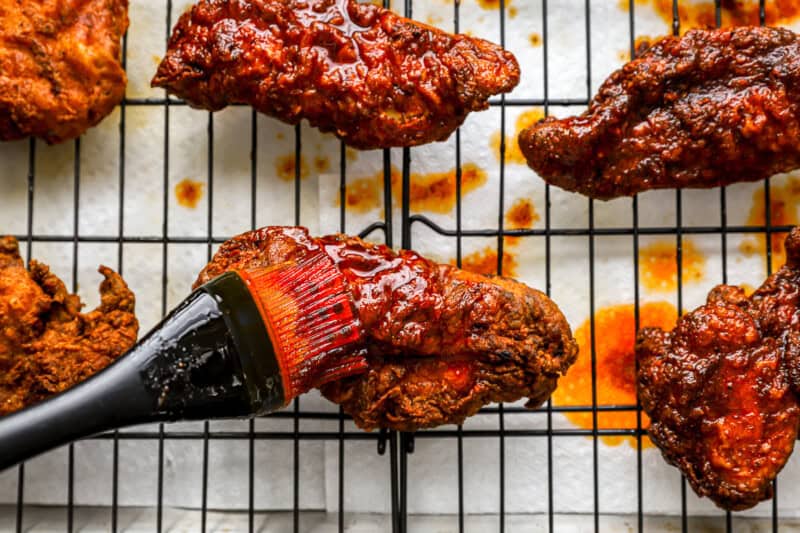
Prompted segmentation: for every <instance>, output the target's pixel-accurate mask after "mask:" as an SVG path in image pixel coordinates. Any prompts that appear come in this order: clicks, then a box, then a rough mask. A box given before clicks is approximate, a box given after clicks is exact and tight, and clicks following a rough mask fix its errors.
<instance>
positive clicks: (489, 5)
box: [478, 0, 519, 19]
mask: <svg viewBox="0 0 800 533" xmlns="http://www.w3.org/2000/svg"><path fill="white" fill-rule="evenodd" d="M512 1H513V0H506V1H505V8H506V9H507V10H508V16H509V18H512V19H513V18H515V17H516V16H517V15H518V14H519V10H518V9H517V7H516V6H514V5H512ZM478 5H479V6H481V8H483V9H485V10H487V11H490V10H494V9H500V0H478Z"/></svg>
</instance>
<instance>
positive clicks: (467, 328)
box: [196, 227, 577, 431]
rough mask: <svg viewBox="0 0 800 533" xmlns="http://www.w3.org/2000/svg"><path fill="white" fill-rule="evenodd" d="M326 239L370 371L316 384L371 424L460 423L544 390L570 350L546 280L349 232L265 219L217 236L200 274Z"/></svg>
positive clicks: (309, 248)
mask: <svg viewBox="0 0 800 533" xmlns="http://www.w3.org/2000/svg"><path fill="white" fill-rule="evenodd" d="M315 250H323V251H324V252H325V253H326V254H328V256H330V257H331V258H332V259H333V261H334V262H335V263H336V265H337V267H338V268H339V270H341V271H342V272H343V273H344V274H345V276H346V278H347V280H348V283H349V285H350V289H351V291H352V294H353V301H354V302H355V306H356V309H357V311H358V315H359V318H360V320H361V322H362V324H363V327H364V334H365V337H366V344H367V348H368V363H369V368H368V370H367V371H366V373H364V374H362V375H359V376H355V377H350V378H346V379H343V380H340V381H336V382H333V383H329V384H326V385H324V386H323V387H322V393H323V394H324V395H325V396H326V397H327V398H329V399H330V400H332V401H334V402H336V403H339V404H341V405H342V406H343V408H344V411H345V412H346V413H348V414H350V415H351V416H352V417H353V418H354V419H355V422H356V424H357V425H358V426H359V427H361V428H363V429H366V430H371V429H374V428H378V427H387V428H393V429H398V430H403V431H414V430H416V429H419V428H427V427H433V426H437V425H440V424H459V423H461V422H463V421H464V419H465V418H466V417H467V416H470V415H472V414H474V413H475V412H476V411H478V409H480V407H481V406H483V405H486V404H487V403H490V402H501V401H502V402H510V401H515V400H518V399H520V398H523V397H527V398H529V401H528V405H529V406H531V407H536V406H538V405H540V404H541V403H542V402H544V401H545V400H546V399H547V398H548V397H549V396H550V394H551V393H552V392H553V390H554V389H555V387H556V384H557V381H558V378H559V377H560V376H562V375H563V374H564V373H565V372H566V371H567V369H568V368H569V366H570V365H571V364H572V363H573V362H574V361H575V358H576V356H577V345H576V343H575V341H574V339H573V338H572V333H571V331H570V328H569V325H568V324H567V321H566V320H565V319H564V316H563V315H562V314H561V311H560V310H559V309H558V307H556V305H555V304H554V303H553V302H552V301H550V299H548V298H547V296H545V295H544V294H542V293H541V292H539V291H537V290H535V289H531V288H529V287H527V286H525V285H523V284H522V283H519V282H516V281H513V280H510V279H506V278H501V277H486V276H482V275H479V274H472V273H469V272H465V271H463V270H459V269H457V268H455V267H452V266H449V265H439V264H436V263H433V262H431V261H428V260H427V259H424V258H422V257H420V256H419V255H417V254H416V253H414V252H411V251H405V250H403V251H398V252H395V251H393V250H391V249H390V248H387V247H386V246H383V245H376V244H370V243H367V242H364V241H362V240H361V239H358V238H356V237H348V236H346V235H330V236H327V237H321V238H314V237H310V236H309V235H308V231H307V230H306V229H305V228H292V227H268V228H263V229H260V230H256V231H251V232H249V233H245V234H243V235H239V236H238V237H235V238H233V239H231V240H230V241H228V242H226V243H224V244H223V245H222V246H221V248H220V249H219V251H218V252H217V253H216V255H215V256H214V258H213V259H212V261H211V263H209V264H208V265H207V266H206V267H205V269H203V271H202V272H201V273H200V276H199V278H198V279H197V281H196V285H199V284H202V283H205V282H206V281H208V280H210V279H212V278H214V277H216V276H218V275H219V274H221V273H223V272H225V271H227V270H231V269H242V268H253V267H261V266H266V265H273V264H278V263H282V262H285V261H294V260H297V259H298V258H301V257H303V256H305V255H307V254H309V253H312V252H314V251H315Z"/></svg>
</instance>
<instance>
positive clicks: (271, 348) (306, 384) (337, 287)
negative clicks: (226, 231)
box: [0, 252, 367, 470]
mask: <svg viewBox="0 0 800 533" xmlns="http://www.w3.org/2000/svg"><path fill="white" fill-rule="evenodd" d="M365 356H366V348H365V347H364V344H363V342H362V327H361V323H360V321H359V319H358V315H357V313H356V311H355V307H354V305H353V302H352V297H351V295H350V292H349V290H348V285H347V280H346V279H345V278H344V275H343V274H342V273H341V272H340V271H339V270H338V269H337V268H336V266H335V265H334V264H333V261H332V260H331V259H330V258H329V257H328V256H327V255H326V254H324V253H322V252H315V253H312V254H311V255H309V256H308V257H306V258H305V259H303V260H301V261H299V262H293V263H284V264H281V265H277V266H272V267H265V268H260V269H253V270H243V271H232V272H227V273H225V274H222V275H220V276H218V277H217V278H215V279H213V280H211V281H209V282H208V283H206V284H205V285H203V286H201V287H200V288H198V289H197V290H195V291H194V292H193V293H192V294H191V295H190V296H189V297H188V298H187V299H186V300H184V301H183V302H182V303H181V304H180V305H178V306H177V307H176V308H175V309H174V310H173V311H172V312H171V313H169V315H167V316H166V318H164V320H162V322H161V323H160V324H159V325H157V326H156V327H155V328H154V329H153V330H151V331H150V332H149V333H148V334H147V335H146V336H145V337H144V338H143V339H142V340H141V341H140V342H139V343H137V344H136V345H135V346H134V347H133V348H132V349H131V350H129V351H128V352H127V353H126V354H125V355H123V356H122V357H121V358H120V359H118V360H117V361H116V362H114V363H113V364H112V365H110V366H109V367H107V368H106V369H104V370H103V371H101V372H99V373H98V374H96V375H95V376H93V377H91V378H89V379H88V380H86V381H84V382H82V383H80V384H78V385H76V386H75V387H72V388H70V389H68V390H67V391H65V392H63V393H61V394H58V395H56V396H54V397H52V398H50V399H48V400H46V401H44V402H42V403H40V404H37V405H34V406H32V407H28V408H26V409H23V410H21V411H19V412H17V413H14V414H11V415H8V416H6V417H3V418H0V470H3V469H5V468H8V467H10V466H12V465H14V464H16V463H18V462H21V461H24V460H27V459H29V458H31V457H33V456H35V455H38V454H40V453H42V452H45V451H47V450H50V449H52V448H55V447H57V446H60V445H63V444H66V443H68V442H71V441H74V440H76V439H80V438H83V437H88V436H91V435H94V434H97V433H100V432H103V431H108V430H111V429H116V428H120V427H125V426H130V425H135V424H142V423H148V422H164V421H177V420H206V419H212V418H242V417H250V416H257V415H261V414H266V413H269V412H271V411H274V410H277V409H279V408H281V407H282V406H284V405H286V404H287V403H288V402H289V401H290V400H292V399H293V398H294V397H295V396H297V395H299V394H301V393H303V392H306V391H308V390H309V389H311V388H313V387H317V386H319V385H322V384H323V383H326V382H328V381H331V380H335V379H340V378H343V377H346V376H349V375H353V374H356V373H359V372H361V371H363V370H365V369H366V366H367V361H366V357H365Z"/></svg>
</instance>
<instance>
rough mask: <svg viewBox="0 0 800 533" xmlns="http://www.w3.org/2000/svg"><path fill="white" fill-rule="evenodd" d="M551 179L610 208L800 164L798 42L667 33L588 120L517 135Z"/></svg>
mask: <svg viewBox="0 0 800 533" xmlns="http://www.w3.org/2000/svg"><path fill="white" fill-rule="evenodd" d="M519 144H520V149H521V150H522V152H523V154H525V157H526V158H527V160H528V164H529V165H530V167H531V168H532V169H533V170H535V171H536V172H537V173H538V174H539V175H540V176H541V177H542V178H543V179H544V180H545V181H547V182H548V183H550V184H552V185H556V186H558V187H561V188H563V189H566V190H569V191H575V192H579V193H581V194H584V195H586V196H589V197H592V198H599V199H601V200H608V199H610V198H616V197H619V196H631V195H634V194H636V193H638V192H642V191H646V190H650V189H663V188H677V187H694V188H707V187H715V186H718V185H726V184H729V183H735V182H741V181H756V180H761V179H763V178H767V177H769V176H771V175H773V174H776V173H779V172H786V171H788V170H792V169H794V168H797V167H798V166H800V39H798V36H797V35H795V34H794V33H792V32H791V31H789V30H785V29H777V28H761V27H747V26H744V27H738V28H733V29H722V30H692V31H689V32H687V33H686V35H684V36H683V37H666V38H664V39H661V40H660V41H658V42H656V43H655V44H654V45H653V46H651V47H650V48H649V49H648V50H647V51H646V52H644V53H643V54H642V55H641V56H639V57H638V58H636V59H635V60H633V61H631V62H630V63H628V64H626V65H625V66H624V67H623V68H622V69H620V70H618V71H617V72H615V73H614V74H612V75H611V77H610V78H608V80H606V82H605V83H604V84H603V85H602V86H601V87H600V90H599V92H598V94H597V95H596V96H595V97H594V99H593V100H592V102H591V103H590V105H589V109H588V110H587V111H586V112H585V113H583V114H582V115H580V116H576V117H570V118H565V119H557V118H552V117H550V118H547V119H545V120H543V121H541V122H539V123H538V124H535V125H533V126H531V127H529V128H527V129H525V130H523V131H522V132H521V133H520V135H519Z"/></svg>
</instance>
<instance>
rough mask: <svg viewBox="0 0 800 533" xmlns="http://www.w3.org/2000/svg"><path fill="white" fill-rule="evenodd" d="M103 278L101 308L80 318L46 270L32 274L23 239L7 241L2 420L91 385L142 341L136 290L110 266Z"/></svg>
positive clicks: (34, 268) (0, 294) (0, 352)
mask: <svg viewBox="0 0 800 533" xmlns="http://www.w3.org/2000/svg"><path fill="white" fill-rule="evenodd" d="M100 273H101V274H103V276H104V277H105V280H104V281H103V282H102V284H101V285H100V294H101V302H102V303H101V304H100V306H99V307H98V308H97V309H95V310H94V311H91V312H89V313H85V314H84V313H81V312H80V309H81V306H82V304H81V301H80V299H79V298H78V296H77V295H75V294H69V293H68V292H67V289H66V287H65V286H64V283H63V282H62V281H61V280H60V279H58V278H57V277H56V276H55V275H54V274H52V273H51V272H50V269H49V268H48V267H47V265H44V264H42V263H39V262H38V261H35V260H32V261H31V263H30V271H28V270H25V265H24V264H23V262H22V258H21V257H20V255H19V247H18V246H17V241H16V240H15V239H13V238H12V237H2V238H0V416H3V415H6V414H9V413H11V412H13V411H16V410H18V409H22V408H23V407H27V406H29V405H33V404H35V403H38V402H40V401H42V400H45V399H46V398H48V397H50V396H52V395H53V394H56V393H58V392H61V391H63V390H65V389H68V388H69V387H71V386H73V385H75V384H77V383H79V382H81V381H83V380H85V379H86V378H88V377H90V376H91V375H92V374H94V373H96V372H98V371H100V370H101V369H103V368H104V367H106V366H107V365H108V364H110V363H111V362H112V361H114V360H115V359H116V358H117V357H119V356H120V355H122V354H123V353H125V352H126V351H127V350H128V349H129V348H130V347H131V346H133V344H134V343H135V342H136V336H137V333H138V328H139V324H138V322H137V320H136V316H135V315H134V303H135V299H134V296H133V293H132V292H131V291H130V289H128V287H127V285H126V284H125V282H124V281H123V280H122V278H121V277H120V276H119V275H118V274H116V273H115V272H113V271H112V270H111V269H109V268H107V267H100Z"/></svg>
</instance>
